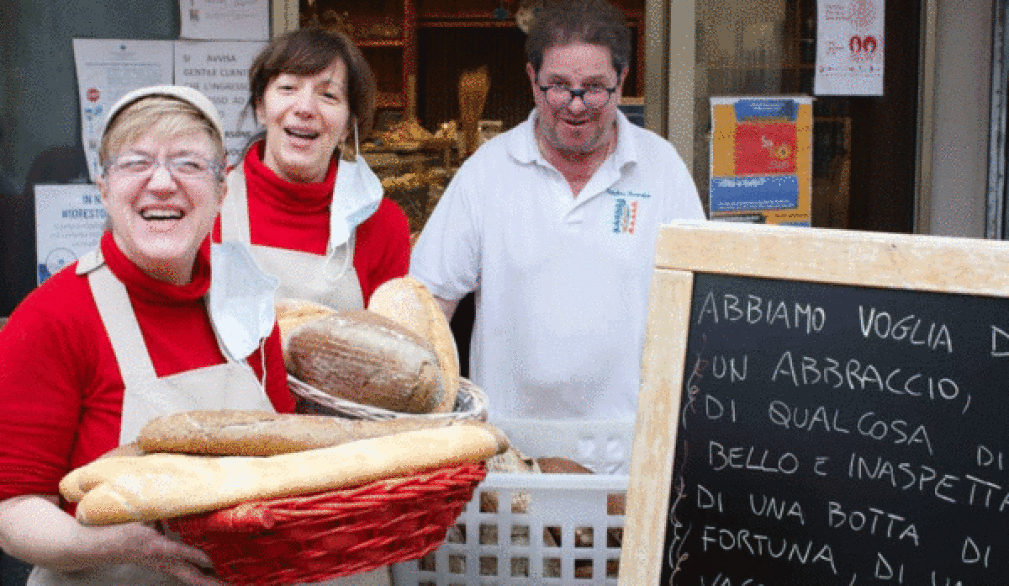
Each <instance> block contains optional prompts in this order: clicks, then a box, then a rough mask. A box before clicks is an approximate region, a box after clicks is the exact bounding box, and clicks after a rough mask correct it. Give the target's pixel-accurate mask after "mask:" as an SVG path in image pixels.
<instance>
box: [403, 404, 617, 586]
mask: <svg viewBox="0 0 1009 586" xmlns="http://www.w3.org/2000/svg"><path fill="white" fill-rule="evenodd" d="M494 424H495V425H497V426H498V427H500V428H501V429H502V430H504V431H505V433H506V434H507V435H508V438H509V440H511V442H512V444H513V445H514V446H515V447H517V448H518V449H519V450H520V451H521V452H522V453H524V454H525V455H526V456H530V457H541V456H560V457H565V458H570V459H572V460H576V461H578V462H580V463H582V464H584V465H586V466H589V467H590V468H593V469H594V470H598V471H606V470H611V471H616V472H618V473H617V474H591V475H588V474H504V473H491V474H488V475H487V478H486V479H485V480H484V481H483V482H482V483H481V484H480V485H479V486H478V487H477V489H476V491H475V492H474V495H473V500H471V501H470V502H469V504H467V505H466V509H465V510H464V511H463V513H462V515H461V516H460V517H459V519H458V521H457V524H456V526H455V527H454V528H453V529H450V530H449V535H448V538H447V540H446V542H445V543H444V544H442V546H441V547H440V548H438V550H436V551H435V552H433V553H431V554H428V555H427V556H425V557H424V558H423V559H421V560H413V561H409V562H405V563H401V564H396V565H395V566H393V584H394V586H508V585H520V584H521V585H533V584H536V585H539V584H551V585H563V586H567V585H571V586H616V584H617V575H618V567H619V557H620V543H621V541H622V539H623V525H624V517H623V515H622V514H610V513H615V512H621V513H622V510H621V511H617V510H615V509H614V506H615V505H616V503H615V502H614V499H620V502H621V503H622V499H623V497H624V496H625V495H626V493H627V472H626V471H627V466H628V465H629V462H630V454H631V444H632V443H633V440H634V421H633V420H621V421H592V422H569V421H539V420H507V421H503V420H498V421H494Z"/></svg>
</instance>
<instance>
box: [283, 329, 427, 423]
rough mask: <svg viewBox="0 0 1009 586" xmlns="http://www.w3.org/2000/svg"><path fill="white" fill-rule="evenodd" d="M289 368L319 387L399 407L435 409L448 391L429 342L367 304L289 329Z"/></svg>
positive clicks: (385, 406)
mask: <svg viewBox="0 0 1009 586" xmlns="http://www.w3.org/2000/svg"><path fill="white" fill-rule="evenodd" d="M285 359H286V362H287V370H288V372H290V373H291V374H292V375H294V376H295V377H297V378H298V379H300V380H302V381H303V382H306V383H308V384H310V385H312V386H314V387H316V388H318V389H319V390H320V391H322V392H325V393H328V394H330V395H333V396H334V397H339V398H342V399H346V400H348V401H353V402H355V403H359V404H362V405H372V406H374V407H381V408H383V409H388V410H390V411H398V412H401V413H415V414H416V413H431V412H432V411H433V410H434V409H435V407H437V406H438V405H439V404H441V402H442V399H443V394H444V387H443V386H442V379H441V371H440V368H439V366H438V357H437V356H436V355H435V353H434V351H433V350H432V349H431V346H430V344H428V343H427V341H425V340H424V339H423V338H421V337H420V336H418V335H417V334H415V333H414V332H412V331H410V330H408V329H406V328H405V327H403V326H401V325H399V324H398V323H396V322H394V321H392V320H391V319H388V318H386V317H383V316H381V315H379V314H377V313H373V312H371V311H368V310H363V309H362V310H350V311H338V312H336V313H334V314H333V315H330V316H326V317H324V318H322V319H318V320H315V321H311V322H308V323H305V324H303V325H301V326H300V327H298V328H297V329H296V330H294V332H292V334H291V339H290V341H289V342H288V348H287V354H286V356H285Z"/></svg>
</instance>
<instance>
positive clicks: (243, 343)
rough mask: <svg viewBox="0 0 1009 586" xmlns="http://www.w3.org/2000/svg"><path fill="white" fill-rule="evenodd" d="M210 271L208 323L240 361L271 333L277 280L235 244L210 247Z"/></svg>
mask: <svg viewBox="0 0 1009 586" xmlns="http://www.w3.org/2000/svg"><path fill="white" fill-rule="evenodd" d="M210 270H211V279H212V280H211V285H210V303H209V311H210V321H211V322H212V323H213V324H214V330H215V331H216V332H217V336H218V338H220V340H221V345H222V346H223V347H224V350H225V351H226V352H227V353H228V355H229V356H230V358H231V359H232V360H236V361H238V360H244V359H246V358H248V356H249V355H250V354H252V353H253V352H254V351H255V350H256V348H259V344H260V342H261V341H262V340H264V339H265V338H267V337H268V336H269V335H270V332H272V331H273V325H274V322H275V321H276V313H275V309H274V298H275V295H276V292H277V289H278V288H279V287H280V280H279V279H277V278H276V277H274V276H273V275H268V274H266V273H264V272H263V271H262V270H260V268H259V266H258V265H257V264H256V261H255V260H253V258H252V255H251V254H250V253H249V251H248V249H246V248H245V246H243V245H241V244H238V243H236V242H222V243H221V244H213V245H212V246H211V253H210Z"/></svg>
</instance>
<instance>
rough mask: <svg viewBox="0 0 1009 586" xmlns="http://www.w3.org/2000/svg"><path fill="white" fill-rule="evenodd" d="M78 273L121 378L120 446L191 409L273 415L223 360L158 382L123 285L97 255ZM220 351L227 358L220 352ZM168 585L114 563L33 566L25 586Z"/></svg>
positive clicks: (240, 372)
mask: <svg viewBox="0 0 1009 586" xmlns="http://www.w3.org/2000/svg"><path fill="white" fill-rule="evenodd" d="M77 273H78V274H85V273H87V274H88V282H89V284H90V285H91V291H92V293H93V295H94V297H95V303H96V304H97V305H98V313H99V315H100V316H101V319H102V323H103V324H104V325H105V330H106V331H107V332H108V335H109V339H110V340H111V341H112V349H113V350H114V351H115V355H116V362H118V363H119V370H120V372H121V374H122V376H123V383H124V384H125V389H124V391H123V415H122V426H121V430H120V433H119V443H120V445H122V444H126V443H129V442H131V441H133V440H134V439H136V437H137V434H138V433H139V431H140V428H141V427H143V425H144V424H145V423H147V421H149V420H151V419H152V418H154V417H157V416H160V415H166V414H170V413H176V412H179V411H188V410H193V409H255V410H267V411H274V408H273V405H272V404H271V403H270V400H269V398H268V397H267V396H266V392H265V390H264V389H263V387H262V385H261V384H260V382H259V381H258V380H257V379H256V375H255V373H254V372H253V370H252V368H251V367H250V366H248V365H247V364H244V363H239V362H232V361H230V360H229V361H228V362H226V363H225V364H220V365H217V366H207V367H203V368H197V369H195V370H190V371H187V372H182V373H178V374H175V375H172V376H166V377H163V378H158V376H157V374H156V373H155V372H154V365H153V364H152V362H151V357H150V355H149V354H148V353H147V350H146V346H145V344H144V339H143V336H142V334H141V332H140V326H139V324H138V323H137V318H136V315H135V314H134V313H133V311H132V309H131V304H130V298H129V294H128V293H127V292H126V287H125V286H123V284H122V283H121V282H120V281H119V280H118V279H116V277H115V276H114V275H113V274H112V271H110V270H109V268H108V267H106V266H105V265H104V261H103V260H102V258H101V255H100V254H99V253H97V251H95V252H91V253H89V254H87V255H85V256H84V257H83V258H81V260H80V262H79V263H78V266H77ZM222 353H224V354H225V356H227V353H225V352H224V350H223V348H222ZM127 584H129V585H140V586H145V585H155V584H161V585H168V586H174V585H177V584H182V582H180V581H178V580H176V579H174V578H173V577H171V576H168V575H167V574H164V573H162V572H156V571H154V570H150V569H147V568H144V567H142V566H135V565H114V566H105V567H102V568H97V569H94V570H88V571H84V572H74V573H70V574H67V573H59V572H53V571H51V570H48V569H45V568H41V567H37V566H36V567H35V569H33V570H32V573H31V575H30V576H29V578H28V585H29V586H57V585H59V586H71V585H72V586H77V585H80V586H83V585H89V586H91V585H94V586H98V585H101V586H119V585H123V586H125V585H127Z"/></svg>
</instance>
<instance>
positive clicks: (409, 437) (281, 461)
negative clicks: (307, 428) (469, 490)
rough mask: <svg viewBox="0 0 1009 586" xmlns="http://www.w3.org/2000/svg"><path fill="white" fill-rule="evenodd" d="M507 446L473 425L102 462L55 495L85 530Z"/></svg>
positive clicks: (415, 468)
mask: <svg viewBox="0 0 1009 586" xmlns="http://www.w3.org/2000/svg"><path fill="white" fill-rule="evenodd" d="M507 447H508V441H507V438H505V436H504V434H503V433H501V432H500V430H498V429H497V428H495V427H493V426H491V425H489V424H485V423H476V422H474V423H473V424H468V425H453V426H449V427H443V428H438V429H425V430H418V431H407V432H403V433H398V434H395V435H390V436H384V437H378V438H371V439H365V440H359V441H355V442H350V443H346V444H342V445H339V446H333V447H329V448H318V449H314V450H307V451H304V452H295V453H292V454H282V455H279V456H268V457H264V458H257V457H246V456H191V455H185V454H148V455H145V456H139V457H118V458H102V459H99V460H96V461H94V462H92V463H90V464H88V465H86V466H83V467H81V468H78V469H76V470H74V471H72V472H71V473H70V474H68V475H67V476H65V477H64V478H63V480H61V481H60V492H61V493H62V494H63V496H64V497H65V498H67V499H68V500H71V501H79V504H78V506H77V520H78V521H80V522H81V523H83V524H85V525H108V524H113V523H127V522H132V521H153V520H157V519H168V518H172V517H178V516H182V515H189V514H196V513H203V512H207V511H213V510H217V509H221V508H225V507H230V506H234V505H237V504H239V503H244V502H249V501H258V500H269V499H275V498H282V497H289V496H298V495H305V494H312V493H317V492H322V491H326V490H333V489H340V488H348V487H353V486H359V485H362V484H365V483H368V482H373V481H376V480H382V479H386V478H391V477H400V476H407V475H410V474H414V473H417V472H421V471H424V470H429V469H433V468H438V467H442V466H449V465H460V464H464V463H473V462H480V461H484V460H486V459H488V458H490V457H492V456H494V455H495V454H498V453H500V452H502V451H504V450H506V449H507Z"/></svg>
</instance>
